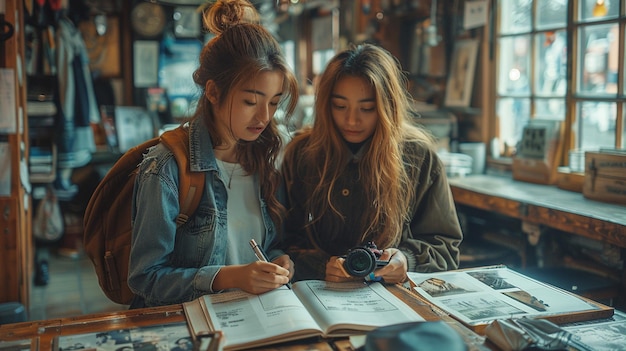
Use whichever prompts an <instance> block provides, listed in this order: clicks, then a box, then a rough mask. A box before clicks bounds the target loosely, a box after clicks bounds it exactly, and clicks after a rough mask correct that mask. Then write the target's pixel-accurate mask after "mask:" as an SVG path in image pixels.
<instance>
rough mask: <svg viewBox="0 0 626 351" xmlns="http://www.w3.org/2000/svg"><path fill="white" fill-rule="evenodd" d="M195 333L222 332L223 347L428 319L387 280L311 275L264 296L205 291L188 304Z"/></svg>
mask: <svg viewBox="0 0 626 351" xmlns="http://www.w3.org/2000/svg"><path fill="white" fill-rule="evenodd" d="M183 307H184V310H185V314H186V316H187V321H188V323H189V326H190V329H191V332H192V333H193V334H194V335H202V334H204V333H207V332H211V331H216V330H219V331H222V333H223V335H224V340H223V341H224V350H239V349H245V348H250V347H259V346H263V345H268V344H273V343H279V342H284V341H291V340H298V339H305V338H308V337H313V336H324V337H329V336H349V335H358V334H364V333H366V332H367V331H370V330H373V329H375V328H377V327H381V326H386V325H392V324H398V323H406V322H414V321H424V318H423V317H421V316H420V315H419V314H417V313H416V312H415V311H414V310H413V309H412V308H411V307H409V306H408V305H406V304H405V303H404V302H402V301H401V300H400V299H399V298H397V297H396V296H394V295H393V294H392V293H390V292H389V291H388V290H387V289H386V288H385V287H384V286H383V285H382V284H380V283H371V284H364V283H363V282H353V283H352V282H351V283H330V282H325V281H319V280H306V281H300V282H297V283H295V284H293V286H292V289H288V288H286V287H283V288H279V289H276V290H272V291H270V292H267V293H265V294H261V295H252V294H248V293H245V292H242V291H231V292H225V293H221V294H213V295H205V296H202V297H200V298H198V299H196V300H194V301H191V302H188V303H185V304H183Z"/></svg>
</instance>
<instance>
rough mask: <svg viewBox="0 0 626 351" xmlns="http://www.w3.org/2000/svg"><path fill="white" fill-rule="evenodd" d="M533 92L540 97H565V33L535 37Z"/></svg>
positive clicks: (558, 32) (549, 33)
mask: <svg viewBox="0 0 626 351" xmlns="http://www.w3.org/2000/svg"><path fill="white" fill-rule="evenodd" d="M535 52H536V53H537V59H536V60H535V62H536V66H535V73H536V77H535V91H536V93H537V95H540V96H565V93H566V91H567V32H565V31H563V30H559V31H556V32H553V31H550V32H544V33H538V34H537V35H536V36H535Z"/></svg>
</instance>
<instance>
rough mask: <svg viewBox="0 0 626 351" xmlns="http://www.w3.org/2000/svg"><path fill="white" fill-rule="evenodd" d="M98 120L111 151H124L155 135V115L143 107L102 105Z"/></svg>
mask: <svg viewBox="0 0 626 351" xmlns="http://www.w3.org/2000/svg"><path fill="white" fill-rule="evenodd" d="M100 121H101V122H100V123H101V128H102V130H103V131H104V134H105V136H106V143H107V145H108V147H109V149H110V150H111V151H113V152H119V153H124V152H126V151H128V150H129V149H130V148H132V147H133V146H136V145H139V144H141V143H143V142H144V141H147V140H148V139H151V138H153V137H155V136H156V130H157V129H156V124H155V116H154V115H153V114H152V113H150V111H148V110H147V109H146V108H144V107H139V106H114V105H103V106H101V107H100Z"/></svg>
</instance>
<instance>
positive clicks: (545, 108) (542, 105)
mask: <svg viewBox="0 0 626 351" xmlns="http://www.w3.org/2000/svg"><path fill="white" fill-rule="evenodd" d="M534 117H535V118H545V119H558V120H561V121H563V120H565V98H561V99H537V100H535V112H534Z"/></svg>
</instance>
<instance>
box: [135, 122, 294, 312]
mask: <svg viewBox="0 0 626 351" xmlns="http://www.w3.org/2000/svg"><path fill="white" fill-rule="evenodd" d="M189 140H190V144H189V146H190V147H189V149H190V150H189V151H190V168H191V171H192V172H205V173H206V177H205V179H206V180H205V187H204V194H203V196H202V199H201V200H200V204H199V206H198V208H197V210H196V212H195V213H194V214H193V215H192V216H191V217H190V218H189V220H188V222H187V223H186V224H184V225H182V226H181V227H179V228H176V222H175V218H176V216H177V215H178V212H179V204H178V166H177V163H176V160H175V158H174V154H173V153H172V152H171V151H170V150H169V149H168V148H166V147H165V146H164V145H162V144H159V145H157V146H155V147H154V148H152V149H150V150H148V152H147V154H146V155H145V157H144V160H143V162H142V163H141V164H140V165H139V173H138V174H137V177H136V181H135V188H134V197H133V206H132V216H131V220H132V225H133V233H132V246H131V252H130V264H129V275H128V285H129V287H130V289H131V290H132V291H133V292H134V293H135V294H136V295H137V297H136V298H135V301H133V304H132V305H131V308H134V307H143V306H158V305H170V304H176V303H182V302H185V301H190V300H193V299H195V298H197V297H199V296H201V295H205V294H208V293H215V291H213V289H212V286H213V280H214V279H215V276H216V275H217V273H218V272H219V270H220V268H221V267H223V266H224V264H225V255H226V251H227V248H226V245H227V243H228V240H227V235H228V233H227V218H226V203H227V196H228V195H227V192H226V187H225V180H224V178H223V175H221V174H220V171H219V168H218V166H217V163H216V161H215V154H214V152H213V148H212V143H211V139H210V136H209V132H208V130H207V127H206V125H205V124H204V123H203V122H202V120H201V119H197V118H196V119H194V120H192V121H191V122H190V124H189ZM255 184H256V185H257V189H259V193H258V194H259V201H260V204H261V213H262V217H263V221H264V223H265V233H264V240H263V243H262V246H263V247H264V249H265V250H266V252H268V255H269V256H270V259H273V258H275V257H277V256H279V255H280V254H282V252H281V251H278V250H273V251H270V249H271V248H272V245H273V244H274V242H275V240H276V237H277V231H276V226H275V224H274V222H273V221H272V219H271V217H270V215H269V212H268V209H267V206H266V204H265V201H264V200H263V199H262V198H261V192H260V187H259V184H258V178H257V177H256V176H255ZM241 245H248V243H241ZM241 263H242V264H245V263H249V262H241ZM141 300H143V301H141Z"/></svg>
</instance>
